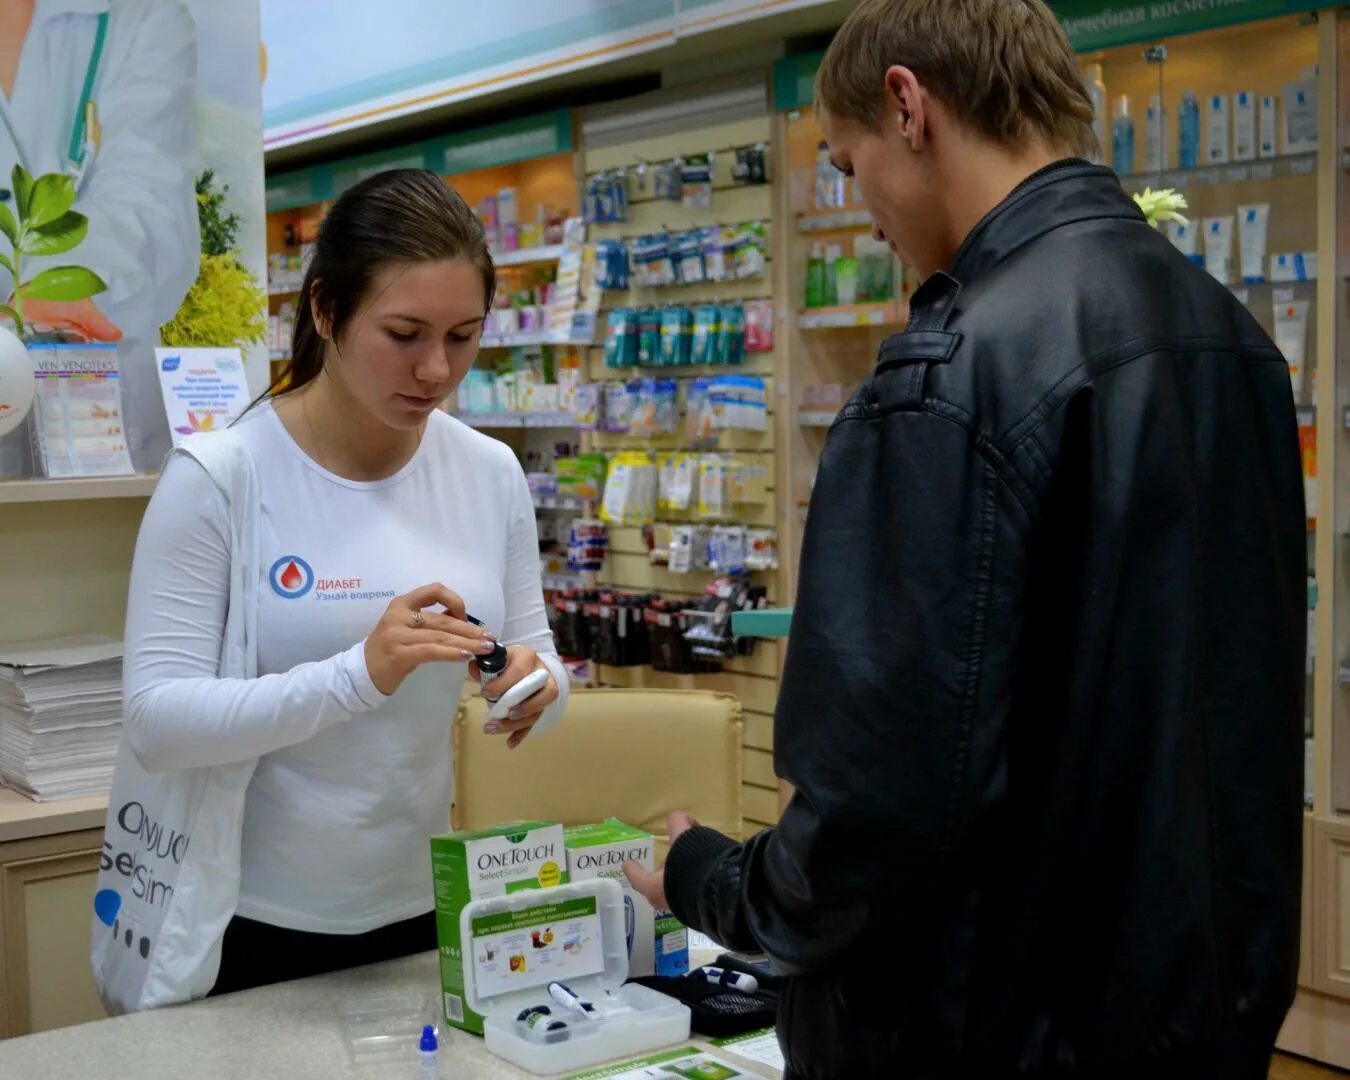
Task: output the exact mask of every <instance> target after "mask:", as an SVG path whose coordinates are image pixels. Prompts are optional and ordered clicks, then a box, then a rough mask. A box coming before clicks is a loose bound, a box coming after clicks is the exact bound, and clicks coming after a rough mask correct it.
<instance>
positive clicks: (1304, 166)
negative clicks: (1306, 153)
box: [1289, 157, 1317, 176]
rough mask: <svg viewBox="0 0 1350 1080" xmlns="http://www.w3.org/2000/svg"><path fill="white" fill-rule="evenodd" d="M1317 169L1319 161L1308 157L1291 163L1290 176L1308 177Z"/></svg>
mask: <svg viewBox="0 0 1350 1080" xmlns="http://www.w3.org/2000/svg"><path fill="white" fill-rule="evenodd" d="M1316 167H1317V159H1316V158H1311V157H1306V158H1299V159H1298V160H1296V161H1291V162H1290V163H1289V175H1290V176H1308V175H1310V174H1311V173H1312V171H1313V170H1314V169H1315V168H1316Z"/></svg>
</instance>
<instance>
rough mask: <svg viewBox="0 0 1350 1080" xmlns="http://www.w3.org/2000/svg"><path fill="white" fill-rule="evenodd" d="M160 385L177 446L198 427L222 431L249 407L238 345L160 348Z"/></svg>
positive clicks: (202, 429)
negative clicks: (226, 347) (233, 347)
mask: <svg viewBox="0 0 1350 1080" xmlns="http://www.w3.org/2000/svg"><path fill="white" fill-rule="evenodd" d="M155 363H156V364H157V365H158V367H159V383H160V389H161V390H162V391H163V394H164V411H165V412H166V413H167V414H168V417H169V430H170V431H172V432H173V444H174V445H175V446H177V445H178V444H179V443H180V442H182V441H183V440H184V439H185V438H186V437H187V436H189V435H192V434H194V433H196V432H198V431H219V430H220V429H222V428H226V427H229V425H230V423H231V421H233V420H235V419H237V418H238V417H239V415H240V414H241V413H242V412H243V411H244V410H245V409H246V408H247V407H248V403H249V395H248V379H247V378H246V377H245V375H244V361H243V358H242V356H241V355H240V353H239V350H238V349H164V348H160V349H156V350H155Z"/></svg>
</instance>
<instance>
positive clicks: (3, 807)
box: [0, 787, 108, 844]
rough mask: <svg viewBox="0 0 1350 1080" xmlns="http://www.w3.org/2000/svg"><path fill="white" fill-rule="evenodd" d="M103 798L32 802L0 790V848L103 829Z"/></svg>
mask: <svg viewBox="0 0 1350 1080" xmlns="http://www.w3.org/2000/svg"><path fill="white" fill-rule="evenodd" d="M107 809H108V799H107V796H104V795H100V796H99V797H97V798H93V799H67V800H64V801H62V802H34V801H33V800H32V799H29V798H27V797H26V796H23V795H20V794H19V793H18V792H17V791H13V790H11V789H10V788H7V787H0V844H3V843H5V842H6V841H9V840H28V839H31V838H32V837H34V836H53V835H55V834H57V833H67V832H79V831H80V830H81V829H101V828H103V817H104V814H105V813H106V812H107Z"/></svg>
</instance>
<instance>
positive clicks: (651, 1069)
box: [568, 1046, 759, 1080]
mask: <svg viewBox="0 0 1350 1080" xmlns="http://www.w3.org/2000/svg"><path fill="white" fill-rule="evenodd" d="M604 1078H612V1080H739V1078H744V1080H759V1078H758V1077H756V1076H755V1075H754V1074H753V1073H747V1072H742V1071H741V1070H740V1069H738V1068H736V1066H735V1065H732V1064H730V1063H729V1062H726V1061H723V1060H722V1059H721V1058H718V1057H713V1056H712V1055H711V1054H709V1053H706V1052H705V1051H703V1050H700V1049H699V1048H698V1047H697V1046H686V1047H684V1048H683V1049H680V1050H671V1051H668V1052H667V1053H664V1054H657V1055H655V1056H654V1057H648V1058H643V1059H642V1060H641V1061H626V1062H624V1063H622V1064H620V1065H611V1066H609V1067H608V1068H605V1069H597V1070H596V1071H595V1072H588V1073H578V1074H577V1075H576V1076H571V1077H568V1080H604Z"/></svg>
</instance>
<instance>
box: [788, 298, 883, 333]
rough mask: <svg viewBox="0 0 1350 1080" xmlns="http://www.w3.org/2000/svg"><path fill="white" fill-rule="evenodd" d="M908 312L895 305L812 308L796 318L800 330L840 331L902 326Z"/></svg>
mask: <svg viewBox="0 0 1350 1080" xmlns="http://www.w3.org/2000/svg"><path fill="white" fill-rule="evenodd" d="M908 317H909V312H908V310H907V309H906V308H905V307H904V306H903V305H900V306H897V305H895V304H856V305H854V306H852V307H830V308H812V309H810V310H809V311H803V312H802V313H801V314H800V315H798V316H797V326H798V327H800V328H801V329H802V330H842V329H848V328H850V327H855V326H903V325H904V323H905V322H906V320H907V319H908Z"/></svg>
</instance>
